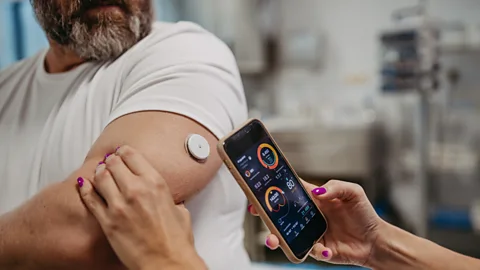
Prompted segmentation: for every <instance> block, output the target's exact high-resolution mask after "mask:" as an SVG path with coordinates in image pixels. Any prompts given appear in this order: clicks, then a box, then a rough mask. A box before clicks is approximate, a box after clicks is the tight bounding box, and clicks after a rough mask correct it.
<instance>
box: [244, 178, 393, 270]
mask: <svg viewBox="0 0 480 270" xmlns="http://www.w3.org/2000/svg"><path fill="white" fill-rule="evenodd" d="M303 185H304V187H305V188H306V190H307V191H308V192H310V193H311V194H312V195H313V199H314V201H315V202H316V203H317V204H318V205H321V209H322V212H323V213H324V214H325V216H326V217H327V218H328V221H329V224H331V226H330V228H329V230H328V231H327V232H326V233H325V235H324V237H323V238H322V239H321V241H320V242H319V243H317V244H315V246H314V247H313V249H312V251H311V252H310V255H311V256H312V257H313V258H315V259H317V260H320V261H328V262H330V263H334V264H349V265H359V266H368V265H369V260H370V259H371V258H370V256H372V254H374V253H376V252H375V251H374V250H375V245H376V242H377V240H378V239H379V237H380V236H381V235H382V230H385V227H387V226H388V225H387V224H386V223H385V222H384V221H383V220H382V219H381V218H380V217H379V216H378V215H377V213H376V212H375V210H374V209H373V206H372V205H371V203H370V202H369V200H368V198H367V196H366V195H365V192H364V191H363V189H362V188H361V187H360V186H359V185H357V184H353V183H348V182H344V181H338V180H331V181H329V182H328V183H326V184H325V185H323V186H322V187H317V186H315V185H312V184H310V183H307V182H303ZM248 211H249V212H250V213H251V214H252V215H255V216H258V211H257V210H256V208H255V207H254V206H249V207H248ZM383 234H384V233H383ZM267 241H268V247H269V248H270V249H276V248H278V244H279V240H278V238H277V237H276V236H275V235H273V234H272V235H269V236H268V237H267Z"/></svg>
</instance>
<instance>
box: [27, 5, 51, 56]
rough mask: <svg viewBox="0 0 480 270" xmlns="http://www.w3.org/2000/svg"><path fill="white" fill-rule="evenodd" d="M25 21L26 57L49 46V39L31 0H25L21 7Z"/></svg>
mask: <svg viewBox="0 0 480 270" xmlns="http://www.w3.org/2000/svg"><path fill="white" fill-rule="evenodd" d="M21 16H22V22H23V31H22V40H23V41H24V44H23V50H24V52H25V57H29V56H32V55H34V54H36V53H38V51H40V50H42V49H44V48H47V47H48V40H47V38H46V36H45V32H43V29H42V28H41V27H40V25H39V24H38V22H37V19H36V18H35V15H34V13H33V8H32V5H31V4H30V1H23V2H22V8H21Z"/></svg>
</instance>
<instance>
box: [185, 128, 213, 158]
mask: <svg viewBox="0 0 480 270" xmlns="http://www.w3.org/2000/svg"><path fill="white" fill-rule="evenodd" d="M185 146H186V148H187V151H188V153H189V154H190V155H191V156H192V157H193V158H195V159H196V160H198V161H205V160H206V159H207V158H208V156H209V155H210V145H209V144H208V141H207V139H205V138H204V137H203V136H201V135H198V134H191V135H189V136H188V137H187V140H186V142H185Z"/></svg>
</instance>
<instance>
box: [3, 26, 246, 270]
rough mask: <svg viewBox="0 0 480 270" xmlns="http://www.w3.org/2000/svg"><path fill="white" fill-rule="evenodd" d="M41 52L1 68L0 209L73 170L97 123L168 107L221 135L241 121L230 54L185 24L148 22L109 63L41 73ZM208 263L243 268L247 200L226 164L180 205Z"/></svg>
mask: <svg viewBox="0 0 480 270" xmlns="http://www.w3.org/2000/svg"><path fill="white" fill-rule="evenodd" d="M45 54H46V51H43V52H41V53H39V54H38V55H36V56H34V57H31V58H29V59H26V60H24V61H22V62H19V63H17V64H15V65H13V66H11V67H9V68H7V69H6V70H3V71H1V72H0V214H1V213H5V212H6V211H9V210H12V209H13V208H15V207H17V206H19V205H20V204H21V203H23V202H24V201H26V200H27V199H29V198H30V197H32V196H33V195H34V194H35V193H37V192H38V191H39V190H40V189H41V188H43V187H45V186H47V185H49V184H51V183H53V182H55V181H61V180H64V179H65V178H66V177H68V176H69V175H70V174H71V173H72V172H73V171H75V170H76V169H78V168H79V167H80V166H81V165H82V163H83V161H84V159H85V157H86V154H87V152H88V151H89V149H90V148H91V146H92V145H93V143H94V142H95V140H96V139H97V138H98V137H99V135H100V134H101V132H102V131H103V129H104V128H105V127H106V126H107V125H108V124H109V123H110V122H112V121H114V120H115V119H116V118H118V117H120V116H122V115H125V114H129V113H132V112H137V111H144V110H158V111H167V112H173V113H177V114H180V115H184V116H186V117H189V118H191V119H194V120H195V121H197V122H198V123H200V124H202V125H203V126H205V127H206V128H208V129H209V130H210V131H211V132H212V133H213V134H215V136H217V137H222V136H224V135H226V134H227V133H228V132H230V131H231V130H232V129H233V128H234V126H236V125H239V124H241V123H242V122H243V121H245V120H246V118H247V112H246V111H247V110H246V101H245V96H244V92H243V87H242V83H241V79H240V75H239V72H238V69H237V65H236V62H235V59H234V57H233V55H232V53H231V51H230V50H229V49H228V47H227V46H225V45H224V44H223V43H222V42H221V41H220V40H219V39H217V38H216V37H215V36H213V35H212V34H210V33H208V32H207V31H205V30H204V29H202V28H201V27H199V26H197V25H195V24H192V23H186V22H181V23H176V24H167V23H155V24H154V27H153V31H152V33H151V34H150V35H149V36H148V37H146V38H145V39H144V40H142V41H141V42H139V43H138V44H136V45H135V46H134V47H133V48H131V49H130V50H129V51H128V52H126V53H125V54H124V55H122V56H121V57H120V58H118V59H117V60H115V61H113V62H109V63H85V64H83V65H81V66H79V67H77V68H75V69H74V70H72V71H69V72H66V73H60V74H48V73H46V72H45V69H44V58H45ZM186 206H187V208H188V209H189V210H190V211H191V214H192V221H193V230H194V235H195V245H196V248H197V251H198V252H199V253H200V255H201V256H202V257H203V259H204V260H205V261H206V263H207V265H208V266H209V268H210V269H219V270H224V269H242V270H243V269H248V268H249V259H248V256H247V255H246V252H245V250H244V247H243V236H244V234H243V218H244V213H245V206H246V199H245V196H244V195H243V193H242V191H241V190H240V189H239V187H238V186H237V184H236V183H235V180H234V179H233V178H232V177H231V175H230V174H229V172H228V170H227V169H226V168H225V166H222V167H221V168H220V170H219V171H218V173H217V174H216V176H215V177H214V179H213V180H212V181H211V183H210V184H209V185H208V186H207V187H206V188H205V189H204V190H203V191H201V192H200V193H199V194H198V195H197V196H195V197H194V198H193V199H192V200H190V201H188V202H187V203H186Z"/></svg>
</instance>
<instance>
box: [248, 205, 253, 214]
mask: <svg viewBox="0 0 480 270" xmlns="http://www.w3.org/2000/svg"><path fill="white" fill-rule="evenodd" d="M251 209H252V205H251V204H250V205H248V207H247V211H248V212H249V213H251V212H252V211H250V210H251Z"/></svg>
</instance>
